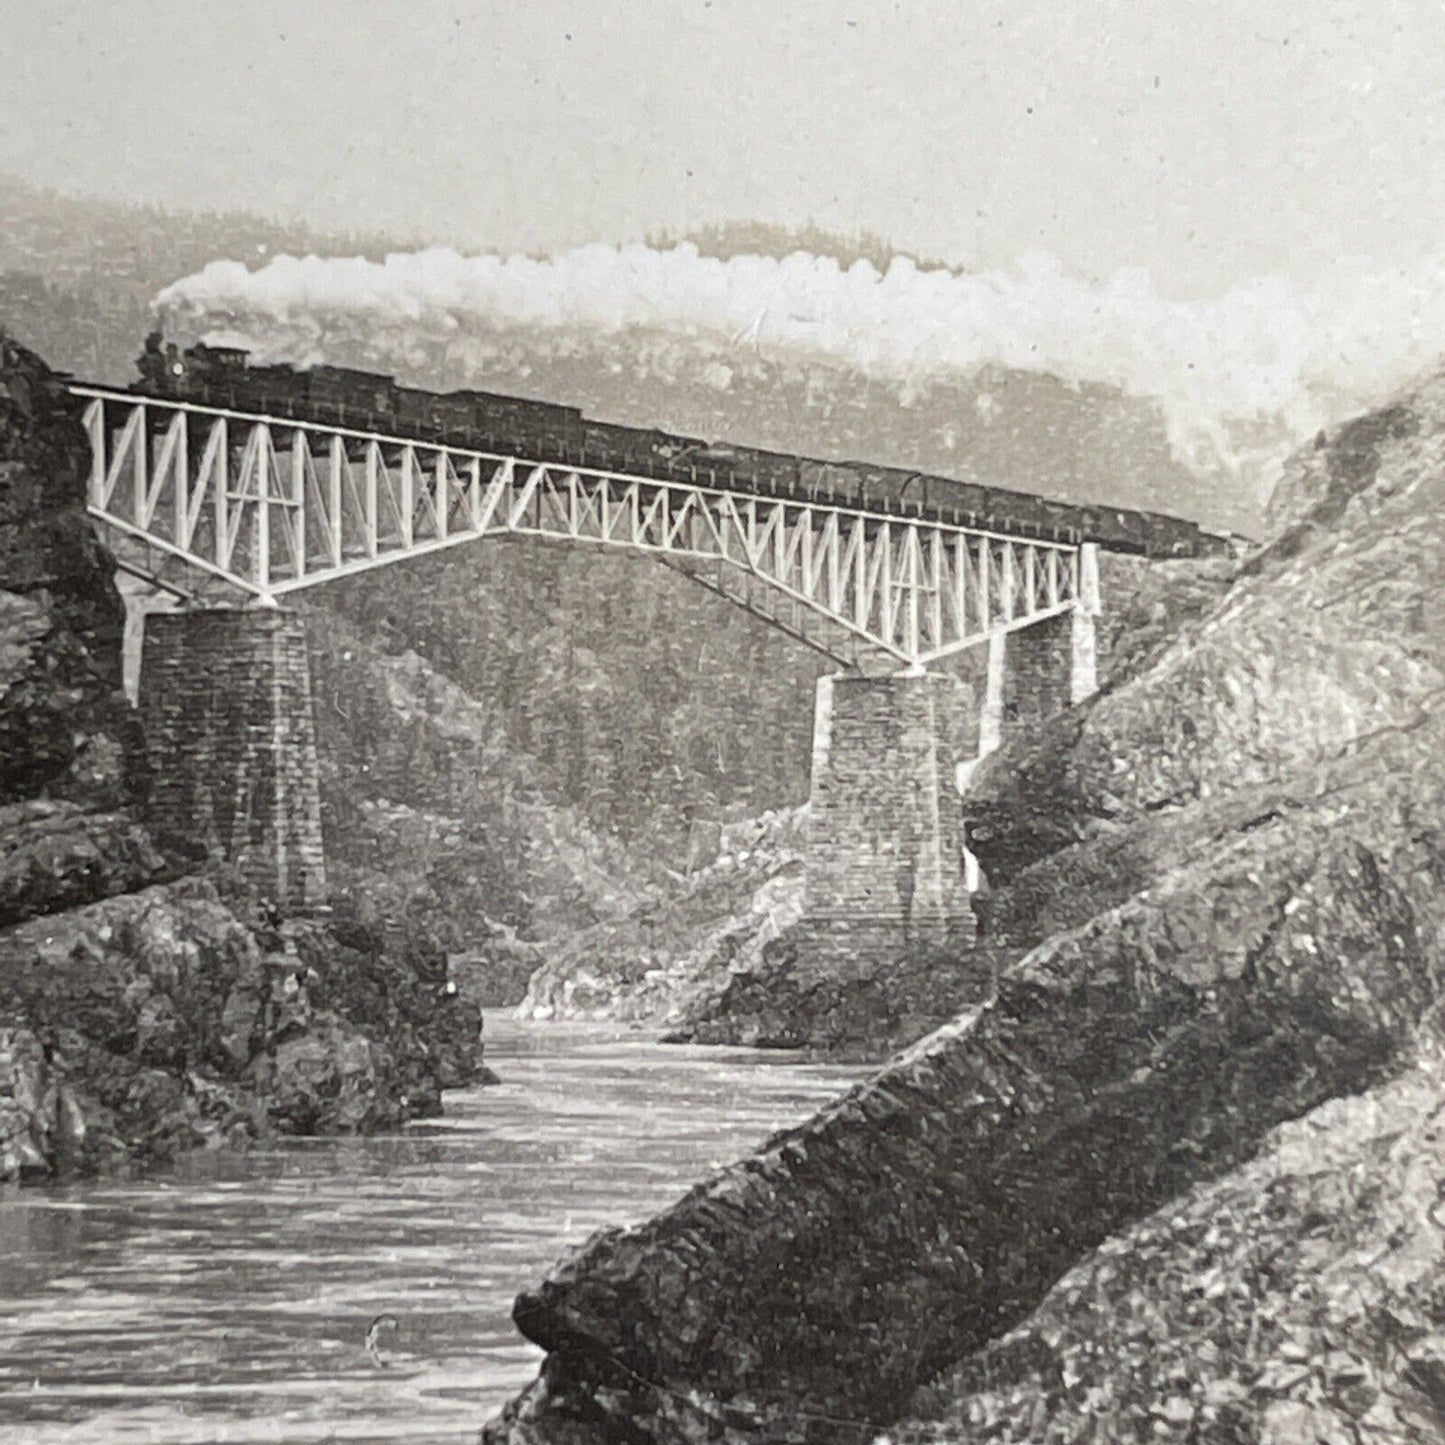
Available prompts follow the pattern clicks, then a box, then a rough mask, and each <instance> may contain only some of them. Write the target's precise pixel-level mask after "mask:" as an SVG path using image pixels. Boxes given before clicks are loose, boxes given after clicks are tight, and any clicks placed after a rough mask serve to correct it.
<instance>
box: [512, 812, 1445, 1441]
mask: <svg viewBox="0 0 1445 1445" xmlns="http://www.w3.org/2000/svg"><path fill="white" fill-rule="evenodd" d="M1214 885H1215V886H1214V888H1213V889H1211V890H1210V891H1209V892H1208V893H1202V892H1201V891H1199V890H1198V889H1197V888H1195V887H1194V886H1193V883H1192V880H1191V879H1190V878H1189V877H1188V876H1187V875H1183V876H1180V877H1178V878H1175V879H1172V880H1167V881H1166V883H1165V884H1164V885H1163V886H1161V887H1160V888H1159V889H1158V890H1157V891H1156V892H1154V893H1152V894H1151V895H1150V896H1149V897H1147V898H1140V899H1137V900H1134V901H1132V902H1131V903H1130V904H1128V905H1126V906H1125V907H1123V908H1120V909H1118V910H1115V911H1113V912H1111V913H1109V914H1106V915H1104V916H1102V917H1101V918H1099V919H1096V920H1094V921H1092V922H1091V923H1090V924H1088V925H1086V926H1085V927H1083V928H1081V929H1077V930H1074V931H1073V932H1070V933H1066V934H1063V935H1060V936H1059V937H1057V938H1055V939H1054V940H1051V942H1050V943H1048V944H1046V945H1044V946H1043V947H1041V948H1039V949H1037V950H1035V951H1034V952H1033V953H1032V954H1031V955H1030V956H1029V958H1028V959H1027V960H1026V961H1025V962H1024V963H1023V964H1022V965H1021V966H1020V967H1019V968H1017V969H1016V970H1014V971H1013V972H1012V973H1010V974H1008V975H1006V976H1005V978H1004V979H1003V980H1002V981H1001V982H1000V987H999V993H998V997H997V998H996V999H995V1000H994V1002H993V1003H991V1004H990V1005H988V1006H987V1007H985V1008H984V1009H982V1010H981V1011H980V1012H979V1013H978V1014H977V1015H976V1016H975V1017H971V1018H970V1019H969V1020H967V1021H964V1022H961V1023H959V1024H957V1025H955V1026H952V1027H950V1028H948V1029H945V1030H943V1031H941V1032H940V1033H939V1034H937V1035H935V1036H933V1037H932V1038H930V1039H929V1040H926V1041H924V1042H923V1043H922V1044H920V1045H919V1046H918V1047H917V1048H916V1049H914V1050H913V1051H911V1052H910V1053H909V1054H907V1055H905V1056H904V1057H903V1058H902V1059H901V1060H899V1061H898V1062H897V1063H895V1064H893V1065H891V1066H890V1067H889V1068H888V1069H886V1070H884V1071H883V1072H882V1073H881V1074H879V1075H878V1077H877V1078H876V1079H875V1080H874V1081H873V1082H872V1083H870V1084H867V1085H864V1086H862V1087H861V1088H859V1089H857V1090H855V1091H854V1092H853V1094H851V1095H850V1096H848V1097H847V1098H846V1099H844V1100H843V1101H842V1102H840V1103H839V1104H837V1105H834V1106H832V1107H831V1108H830V1109H828V1110H825V1111H824V1112H823V1113H822V1114H820V1115H819V1116H818V1117H817V1118H816V1119H814V1120H813V1121H811V1122H810V1123H809V1124H806V1125H804V1126H803V1127H802V1128H800V1129H795V1130H792V1131H789V1132H788V1133H786V1134H783V1135H780V1136H778V1138H776V1139H775V1140H773V1141H772V1142H771V1143H770V1144H769V1145H768V1146H767V1147H766V1148H765V1149H764V1150H763V1152H762V1153H760V1154H759V1155H758V1156H756V1157H755V1158H753V1159H750V1160H746V1161H744V1162H743V1163H741V1164H739V1165H736V1166H734V1167H733V1168H731V1169H729V1170H725V1171H723V1173H721V1174H720V1175H718V1176H716V1177H715V1178H714V1179H712V1180H710V1181H709V1182H707V1183H706V1184H704V1185H701V1186H699V1187H698V1188H697V1189H695V1190H694V1191H693V1192H692V1193H691V1194H689V1195H688V1196H687V1197H686V1198H685V1199H683V1200H682V1201H681V1202H680V1203H679V1204H677V1205H676V1206H674V1207H673V1208H672V1209H670V1210H668V1211H666V1212H664V1213H663V1214H661V1215H659V1216H658V1217H657V1218H655V1219H653V1220H652V1221H650V1222H649V1223H647V1224H645V1225H643V1226H641V1227H640V1228H638V1229H633V1230H621V1231H619V1230H613V1231H608V1232H604V1233H603V1234H601V1235H599V1236H597V1237H595V1238H594V1239H593V1240H592V1241H590V1242H589V1243H588V1244H587V1245H586V1246H584V1247H583V1249H582V1250H581V1251H580V1252H579V1253H578V1254H577V1255H576V1256H574V1257H573V1258H572V1259H570V1260H568V1261H566V1262H564V1263H563V1264H562V1265H561V1266H560V1267H559V1268H558V1269H557V1270H556V1271H555V1272H554V1274H553V1275H552V1276H551V1277H549V1278H548V1279H547V1280H546V1281H544V1282H543V1283H542V1284H540V1285H539V1286H537V1287H536V1288H535V1289H533V1290H530V1291H528V1292H527V1293H525V1294H523V1295H522V1296H520V1297H519V1298H518V1301H517V1306H516V1315H515V1317H516V1321H517V1324H518V1327H519V1328H520V1329H521V1330H522V1332H523V1333H524V1334H525V1335H527V1336H528V1338H530V1339H532V1340H534V1341H535V1342H536V1343H538V1344H540V1345H542V1346H543V1348H545V1349H547V1350H549V1351H550V1352H551V1353H550V1354H549V1356H548V1359H547V1362H546V1364H545V1365H544V1367H543V1371H542V1375H541V1377H540V1379H539V1382H538V1384H537V1385H536V1386H534V1387H533V1389H532V1390H531V1391H530V1392H529V1393H528V1394H527V1395H526V1396H524V1397H523V1398H522V1400H521V1401H520V1402H518V1403H517V1404H516V1405H514V1406H513V1407H512V1408H511V1410H510V1412H509V1413H508V1415H507V1416H506V1418H505V1420H504V1421H503V1422H502V1423H500V1424H499V1425H497V1426H495V1427H494V1428H493V1429H492V1431H491V1434H490V1435H489V1436H488V1438H489V1439H490V1440H492V1441H495V1442H500V1441H513V1442H520V1441H524V1440H527V1441H531V1440H554V1439H555V1440H562V1439H566V1440H573V1439H576V1440H589V1441H590V1440H596V1441H599V1442H601V1441H604V1440H611V1439H616V1438H619V1437H620V1436H621V1435H622V1434H623V1433H624V1432H625V1431H626V1432H632V1433H631V1434H630V1436H629V1438H635V1439H639V1440H655V1441H659V1442H661V1441H682V1440H688V1441H691V1440H704V1439H737V1440H739V1441H741V1440H747V1439H753V1438H798V1439H815V1438H818V1439H822V1438H827V1439H843V1438H848V1436H849V1433H850V1432H848V1431H839V1430H838V1429H837V1427H836V1426H830V1427H829V1428H830V1429H834V1431H835V1433H832V1434H828V1433H825V1432H822V1431H821V1429H820V1424H821V1422H826V1421H829V1420H831V1421H840V1420H842V1421H873V1422H877V1423H879V1424H882V1423H886V1422H887V1421H888V1420H890V1419H892V1418H894V1417H895V1416H896V1415H897V1414H898V1412H899V1411H900V1410H901V1409H902V1408H903V1406H904V1404H905V1403H906V1401H907V1399H908V1397H909V1395H910V1393H911V1391H912V1389H913V1388H914V1387H915V1385H916V1384H917V1383H918V1382H919V1381H920V1380H921V1379H923V1378H925V1377H926V1376H927V1375H929V1374H931V1373H933V1372H935V1371H936V1370H938V1369H940V1368H942V1366H943V1365H944V1364H946V1363H948V1362H949V1361H951V1360H953V1359H956V1358H957V1357H958V1356H959V1355H960V1354H962V1353H965V1352H966V1351H968V1350H969V1349H971V1348H976V1347H978V1346H980V1345H982V1344H984V1343H985V1342H986V1341H987V1340H988V1339H990V1338H991V1337H993V1336H994V1335H996V1334H999V1333H1001V1332H1002V1331H1003V1330H1005V1329H1007V1328H1008V1327H1010V1326H1012V1325H1014V1324H1016V1323H1018V1321H1019V1320H1021V1319H1022V1318H1024V1317H1025V1316H1026V1315H1027V1314H1028V1312H1029V1311H1030V1310H1031V1309H1032V1308H1033V1307H1034V1306H1035V1305H1036V1304H1037V1303H1038V1301H1039V1300H1040V1298H1041V1297H1042V1296H1043V1294H1044V1293H1045V1291H1046V1290H1047V1289H1048V1287H1049V1286H1050V1285H1051V1284H1052V1282H1053V1281H1054V1279H1055V1278H1057V1276H1058V1275H1059V1274H1060V1273H1061V1272H1062V1271H1063V1270H1064V1269H1065V1268H1067V1266H1068V1265H1069V1264H1070V1263H1071V1262H1072V1261H1073V1260H1074V1259H1076V1258H1078V1257H1079V1255H1080V1254H1081V1253H1083V1252H1084V1251H1085V1250H1087V1249H1089V1248H1092V1247H1093V1246H1095V1245H1097V1244H1098V1243H1099V1242H1100V1241H1101V1240H1103V1239H1104V1238H1105V1237H1106V1236H1107V1235H1108V1234H1110V1233H1111V1232H1112V1231H1113V1230H1115V1229H1117V1228H1118V1227H1120V1226H1121V1225H1123V1224H1125V1223H1127V1222H1128V1221H1129V1220H1131V1219H1132V1218H1135V1217H1137V1216H1138V1215H1139V1214H1140V1213H1142V1212H1144V1211H1146V1210H1148V1209H1150V1208H1152V1207H1155V1206H1157V1205H1158V1204H1159V1203H1160V1202H1162V1201H1163V1200H1165V1199H1167V1198H1169V1197H1170V1196H1171V1195H1173V1194H1174V1193H1176V1192H1178V1191H1179V1190H1180V1189H1182V1188H1185V1187H1187V1186H1188V1185H1189V1184H1190V1183H1192V1182H1193V1181H1195V1180H1197V1179H1199V1178H1201V1177H1205V1176H1207V1175H1209V1174H1210V1173H1213V1172H1216V1171H1217V1170H1219V1169H1220V1168H1221V1167H1223V1166H1225V1165H1227V1164H1229V1163H1232V1162H1234V1161H1236V1160H1238V1159H1240V1158H1243V1157H1245V1156H1247V1155H1248V1154H1249V1153H1250V1152H1251V1151H1252V1150H1253V1149H1254V1147H1255V1146H1256V1145H1257V1143H1258V1142H1259V1140H1260V1139H1261V1138H1262V1137H1263V1135H1264V1133H1265V1132H1266V1131H1267V1130H1268V1129H1269V1128H1271V1127H1273V1126H1274V1125H1275V1124H1277V1123H1279V1122H1280V1121H1282V1120H1284V1119H1287V1118H1291V1117H1293V1116H1295V1115H1297V1114H1299V1113H1301V1112H1303V1111H1304V1110H1306V1109H1308V1108H1310V1107H1312V1106H1313V1105H1315V1104H1317V1103H1319V1102H1321V1101H1322V1100H1324V1099H1326V1098H1328V1097H1331V1096H1332V1095H1334V1094H1337V1093H1341V1092H1348V1091H1351V1090H1355V1089H1360V1088H1364V1087H1367V1086H1368V1085H1369V1084H1371V1083H1372V1082H1374V1081H1375V1080H1377V1079H1379V1078H1380V1077H1382V1076H1383V1075H1384V1074H1386V1073H1387V1072H1388V1071H1389V1069H1390V1068H1391V1067H1392V1066H1393V1064H1394V1063H1395V1061H1396V1059H1397V1057H1398V1056H1399V1054H1400V1052H1401V1051H1402V1050H1403V1049H1405V1048H1407V1047H1408V1045H1409V1042H1410V1040H1411V1038H1412V1037H1413V1033H1414V1029H1415V1026H1416V1024H1417V1023H1418V1021H1419V1019H1420V1017H1421V1016H1422V1014H1423V1013H1424V1012H1425V1010H1426V1009H1427V1008H1428V1007H1429V1006H1430V1004H1431V1003H1432V1002H1433V1000H1434V998H1435V996H1436V990H1437V987H1438V978H1437V976H1436V971H1435V969H1434V967H1433V966H1432V964H1431V963H1430V962H1429V961H1428V960H1427V958H1426V957H1425V953H1424V950H1423V949H1422V947H1421V944H1420V940H1419V937H1418V935H1417V932H1416V929H1415V925H1414V921H1413V918H1412V915H1411V911H1410V909H1409V905H1408V904H1407V903H1406V901H1405V899H1404V897H1403V895H1402V894H1401V892H1400V890H1399V889H1398V888H1396V887H1395V886H1394V885H1392V884H1391V883H1390V882H1389V881H1388V880H1386V879H1385V878H1383V877H1382V876H1381V874H1380V872H1379V870H1378V868H1377V867H1376V865H1375V862H1374V859H1373V858H1372V857H1371V856H1370V854H1369V853H1368V852H1367V851H1366V850H1364V849H1362V848H1360V847H1359V846H1358V845H1356V844H1353V843H1351V842H1349V841H1348V840H1344V839H1334V840H1331V841H1330V842H1329V843H1327V844H1326V845H1325V846H1323V847H1322V848H1320V849H1319V850H1318V851H1314V852H1306V853H1304V854H1303V855H1301V853H1300V852H1299V850H1298V849H1297V848H1296V846H1295V842H1294V840H1293V839H1292V838H1291V837H1290V836H1289V832H1288V829H1287V828H1284V827H1276V828H1275V829H1273V830H1263V831H1262V832H1261V833H1260V834H1256V835H1254V836H1252V837H1248V838H1246V839H1244V840H1242V841H1241V842H1240V844H1239V845H1237V846H1236V848H1235V849H1234V850H1233V852H1232V854H1231V856H1229V857H1227V858H1225V859H1222V860H1221V861H1220V863H1219V866H1218V867H1217V869H1216V871H1215V873H1214ZM682 1401H690V1402H691V1403H689V1404H687V1405H686V1406H684V1405H683V1404H681V1403H679V1402H682ZM810 1420H812V1421H813V1422H814V1423H813V1424H809V1421H810ZM785 1429H795V1430H797V1431H799V1432H801V1433H798V1434H796V1435H791V1436H790V1435H786V1434H778V1435H777V1436H776V1437H773V1436H769V1435H768V1434H767V1433H766V1432H767V1431H768V1430H777V1431H782V1430H785ZM852 1433H856V1432H852Z"/></svg>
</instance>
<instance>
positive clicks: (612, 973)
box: [521, 808, 803, 1033]
mask: <svg viewBox="0 0 1445 1445" xmlns="http://www.w3.org/2000/svg"><path fill="white" fill-rule="evenodd" d="M802 828H803V814H802V811H801V810H800V809H796V808H793V809H785V810H780V811H778V812H774V813H768V814H765V815H763V816H762V817H759V818H751V819H748V820H746V821H744V822H739V823H732V824H727V825H721V824H719V825H718V826H717V827H716V829H714V830H710V831H711V834H712V836H711V837H709V838H708V839H707V844H708V852H709V853H710V854H711V856H710V857H708V858H707V860H706V861H705V862H704V861H703V860H702V858H701V857H699V858H698V859H697V861H698V862H699V865H700V866H698V867H697V868H696V869H695V870H694V871H693V872H690V873H688V874H685V875H673V876H670V877H667V878H665V879H664V880H663V882H661V883H659V884H655V885H654V886H652V887H650V888H646V889H642V890H639V893H638V896H637V897H636V898H635V899H634V902H633V905H632V907H631V909H630V910H629V911H628V912H627V913H625V914H624V915H623V916H622V917H620V918H617V919H613V920H608V921H606V922H602V923H598V924H597V925H595V926H594V927H592V928H588V929H583V930H581V931H579V932H577V933H574V934H572V935H570V936H567V937H564V938H562V939H559V940H557V941H556V942H555V943H550V944H547V945H545V946H544V950H543V952H544V958H545V961H544V962H543V963H542V965H541V967H540V968H538V969H537V971H536V972H535V973H534V974H533V975H532V977H531V980H530V982H529V984H528V988H527V994H526V997H525V998H524V999H523V1001H522V1004H521V1012H522V1014H523V1016H524V1017H529V1018H534V1019H614V1020H618V1021H623V1022H629V1023H632V1022H636V1023H643V1022H645V1023H647V1024H649V1025H651V1026H655V1027H658V1028H662V1029H671V1028H675V1027H676V1028H682V1029H683V1031H684V1033H689V1032H690V1024H689V1021H690V1020H692V1019H694V1018H696V1017H699V1016H702V1017H707V1016H709V1015H710V1014H711V1013H712V1011H713V1010H714V1008H715V1007H716V1004H717V1001H718V1000H719V999H720V998H721V997H723V996H724V995H726V993H727V992H728V991H729V989H731V988H732V987H733V986H734V983H735V982H736V980H738V979H739V978H749V977H752V976H753V975H754V974H755V972H756V971H757V970H759V969H762V968H765V967H766V966H765V964H764V962H763V956H764V954H765V952H766V951H767V949H768V948H769V946H770V945H771V944H772V943H773V941H774V940H776V939H777V938H779V937H780V936H785V935H786V934H787V933H788V930H789V929H790V928H791V927H792V926H793V925H794V924H795V923H796V922H797V920H798V918H799V917H800V916H801V913H802V905H803V879H802V865H801V861H800V859H799V852H798V850H799V846H800V840H801V836H802ZM701 849H702V844H701V843H699V845H698V852H699V853H701Z"/></svg>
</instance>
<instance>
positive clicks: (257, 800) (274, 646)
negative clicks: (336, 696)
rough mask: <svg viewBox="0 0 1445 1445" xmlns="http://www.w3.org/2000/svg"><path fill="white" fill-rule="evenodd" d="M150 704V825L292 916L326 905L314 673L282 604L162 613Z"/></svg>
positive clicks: (151, 658)
mask: <svg viewBox="0 0 1445 1445" xmlns="http://www.w3.org/2000/svg"><path fill="white" fill-rule="evenodd" d="M144 656H145V664H144V667H143V668H142V670H141V677H140V696H139V705H140V711H141V718H142V722H143V724H144V727H145V734H146V747H147V752H148V754H149V762H150V770H151V778H152V783H151V796H150V804H149V818H150V822H151V824H152V826H154V827H155V828H156V829H157V831H159V832H161V833H169V834H172V835H174V836H177V837H180V838H184V839H187V840H189V841H190V842H192V843H194V844H197V845H199V846H201V847H203V848H205V849H206V851H207V852H208V853H209V854H210V855H211V856H212V857H213V858H215V859H217V860H224V861H226V862H227V863H229V864H230V865H231V866H232V867H233V868H235V869H236V870H237V871H238V872H239V873H240V874H241V875H242V877H243V878H244V879H245V880H246V881H247V882H248V883H249V884H250V885H251V886H252V887H254V888H255V889H256V890H257V892H258V893H260V894H261V895H263V896H264V897H267V898H270V899H273V900H274V901H275V902H276V903H277V904H279V905H280V906H281V907H283V908H285V909H287V910H290V911H305V910H307V909H309V908H313V907H316V906H317V905H320V904H322V903H324V902H325V901H326V869H325V863H324V861H323V856H322V844H321V795H320V784H319V779H318V774H317V766H316V733H315V723H314V719H313V716H312V710H311V676H310V666H309V663H308V660H307V653H306V634H305V629H304V627H303V624H302V621H301V619H300V617H298V616H297V615H296V614H295V613H293V612H287V611H283V610H281V609H279V608H265V607H254V608H235V609H219V608H211V609H206V610H197V611H188V612H176V613H153V614H151V615H150V616H148V617H147V618H146V619H145V642H144Z"/></svg>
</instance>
